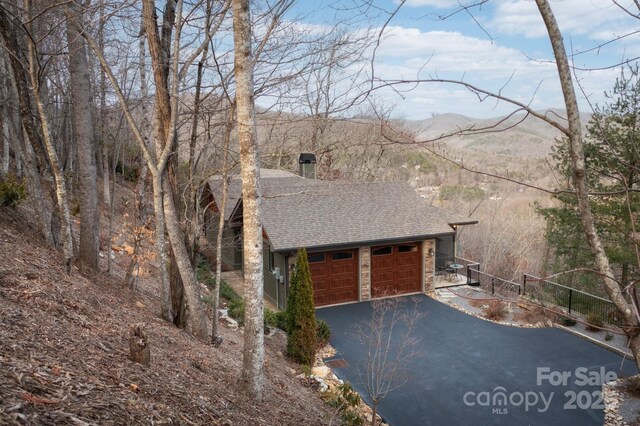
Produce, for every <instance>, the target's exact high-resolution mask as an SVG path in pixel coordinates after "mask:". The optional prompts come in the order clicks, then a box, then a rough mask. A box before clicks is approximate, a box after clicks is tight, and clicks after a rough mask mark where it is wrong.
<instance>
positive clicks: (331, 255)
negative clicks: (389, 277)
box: [309, 250, 358, 306]
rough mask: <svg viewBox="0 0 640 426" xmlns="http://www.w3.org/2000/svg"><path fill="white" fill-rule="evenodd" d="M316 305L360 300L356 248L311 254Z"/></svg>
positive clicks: (310, 263)
mask: <svg viewBox="0 0 640 426" xmlns="http://www.w3.org/2000/svg"><path fill="white" fill-rule="evenodd" d="M309 259H310V261H309V271H310V273H311V280H312V281H313V293H314V302H315V305H316V306H323V305H331V304H336V303H344V302H353V301H357V300H358V256H357V251H356V250H340V251H333V252H324V253H313V254H311V255H309Z"/></svg>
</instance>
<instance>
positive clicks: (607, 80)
mask: <svg viewBox="0 0 640 426" xmlns="http://www.w3.org/2000/svg"><path fill="white" fill-rule="evenodd" d="M375 72H376V76H377V77H378V78H380V79H384V80H415V79H417V78H421V79H429V78H432V77H438V78H442V79H450V80H460V79H464V81H465V82H467V83H469V84H473V85H474V86H477V87H480V88H483V89H486V90H489V91H493V92H495V93H497V92H500V93H502V94H503V95H505V96H506V97H509V98H512V99H514V100H516V101H518V102H522V103H523V104H527V105H531V107H532V108H534V109H544V108H562V107H563V105H564V101H563V98H562V93H561V91H560V87H559V84H558V77H557V70H556V66H555V64H554V63H552V62H549V61H547V60H546V58H544V57H542V60H540V61H536V60H531V59H529V58H527V57H526V56H525V55H524V54H523V53H522V52H521V51H520V50H518V49H513V48H510V47H505V46H502V45H500V44H498V43H496V42H493V43H492V42H490V41H488V40H484V39H479V38H475V37H470V36H466V35H464V34H461V33H459V32H446V31H431V32H423V31H421V30H419V29H416V28H404V27H400V26H393V27H389V28H387V32H386V36H385V37H384V38H383V40H382V42H381V45H380V48H379V50H378V53H377V60H376V68H375ZM616 73H617V71H615V70H603V71H592V72H582V73H579V74H578V77H579V78H580V82H581V84H582V86H583V88H584V92H585V94H586V95H587V96H589V97H590V98H591V101H592V103H601V102H602V100H603V96H602V93H603V91H604V90H609V89H610V88H611V86H612V85H613V81H614V80H615V77H616ZM394 88H395V89H396V90H400V91H402V90H405V92H402V96H399V94H398V93H396V92H394V91H393V90H391V89H386V90H383V91H381V92H378V95H380V96H382V97H384V98H385V99H387V100H388V103H389V104H395V105H396V110H395V111H396V114H398V115H401V116H404V117H406V118H410V119H420V118H425V117H428V116H430V115H431V114H432V113H445V112H457V113H461V114H465V115H469V116H475V117H493V116H498V115H501V114H505V113H507V112H508V111H510V110H512V109H513V107H511V106H509V105H508V104H506V103H504V102H496V101H495V100H492V99H486V100H484V101H483V102H480V101H479V97H478V96H476V95H475V94H473V93H471V92H469V91H468V90H466V89H465V88H464V87H463V86H461V85H455V84H442V83H421V84H419V85H417V86H411V85H403V86H395V87H394ZM576 90H577V91H578V97H579V98H581V100H580V108H581V109H582V110H585V111H588V110H589V104H588V103H587V102H586V101H585V99H584V97H583V95H582V94H581V93H580V91H579V89H578V88H576Z"/></svg>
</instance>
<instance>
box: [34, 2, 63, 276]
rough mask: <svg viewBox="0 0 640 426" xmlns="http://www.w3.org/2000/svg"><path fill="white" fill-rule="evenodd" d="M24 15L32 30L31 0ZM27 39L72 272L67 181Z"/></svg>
mask: <svg viewBox="0 0 640 426" xmlns="http://www.w3.org/2000/svg"><path fill="white" fill-rule="evenodd" d="M24 16H25V18H24V22H25V23H24V27H25V29H26V30H27V32H29V33H31V26H32V22H33V21H32V16H31V2H30V1H29V0H25V2H24ZM27 39H28V42H27V51H28V56H27V58H28V59H27V64H28V67H29V72H28V75H29V79H30V83H31V95H32V96H33V100H34V102H35V104H36V110H37V112H38V118H39V119H40V127H41V132H42V138H43V141H44V146H45V151H46V154H47V160H48V162H49V165H50V166H51V171H52V173H53V178H54V181H55V188H56V191H55V193H56V197H57V204H58V210H59V214H60V221H61V227H62V244H63V252H64V257H65V264H66V267H67V272H68V273H71V260H72V259H73V234H72V231H71V214H70V212H69V197H68V194H67V183H66V181H65V178H64V175H63V170H62V167H61V165H60V161H59V159H58V153H57V151H56V148H55V145H54V140H53V134H52V132H51V126H50V125H49V118H48V117H47V112H46V110H45V106H44V103H43V102H42V99H41V96H40V90H41V80H40V66H39V60H38V56H37V50H36V49H37V46H36V43H35V40H34V39H33V38H31V37H28V38H27ZM27 96H28V95H27ZM34 139H35V136H34Z"/></svg>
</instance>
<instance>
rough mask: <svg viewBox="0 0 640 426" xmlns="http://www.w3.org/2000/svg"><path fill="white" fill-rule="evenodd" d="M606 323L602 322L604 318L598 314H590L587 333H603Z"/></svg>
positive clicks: (586, 328)
mask: <svg viewBox="0 0 640 426" xmlns="http://www.w3.org/2000/svg"><path fill="white" fill-rule="evenodd" d="M603 325H604V322H602V318H600V315H598V314H589V315H588V316H587V325H586V327H585V330H587V331H601V330H602V326H603Z"/></svg>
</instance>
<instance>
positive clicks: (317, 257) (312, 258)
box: [307, 253, 324, 263]
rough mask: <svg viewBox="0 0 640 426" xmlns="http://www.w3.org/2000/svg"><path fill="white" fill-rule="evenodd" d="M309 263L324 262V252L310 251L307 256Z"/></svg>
mask: <svg viewBox="0 0 640 426" xmlns="http://www.w3.org/2000/svg"><path fill="white" fill-rule="evenodd" d="M307 260H308V261H309V263H318V262H324V253H311V254H309V256H308V257H307Z"/></svg>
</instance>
